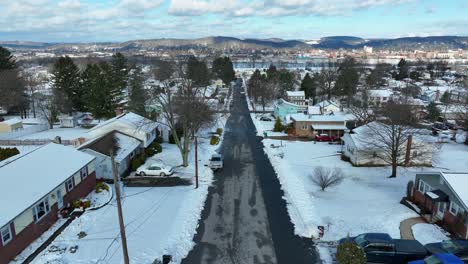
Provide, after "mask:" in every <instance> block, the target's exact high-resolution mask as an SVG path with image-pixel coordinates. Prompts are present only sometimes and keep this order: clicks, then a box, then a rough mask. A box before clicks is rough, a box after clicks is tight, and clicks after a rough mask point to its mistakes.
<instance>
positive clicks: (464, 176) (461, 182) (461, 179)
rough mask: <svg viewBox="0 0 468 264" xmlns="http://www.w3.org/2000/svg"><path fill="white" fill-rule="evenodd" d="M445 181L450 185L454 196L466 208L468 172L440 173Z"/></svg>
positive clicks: (467, 202)
mask: <svg viewBox="0 0 468 264" xmlns="http://www.w3.org/2000/svg"><path fill="white" fill-rule="evenodd" d="M441 174H442V177H444V179H445V181H446V182H447V183H448V184H449V185H450V187H451V188H452V190H453V191H454V192H455V194H456V195H457V196H458V198H460V200H461V201H462V202H463V203H464V206H465V208H468V172H465V173H454V172H452V173H446V172H443V173H441Z"/></svg>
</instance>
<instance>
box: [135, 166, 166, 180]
mask: <svg viewBox="0 0 468 264" xmlns="http://www.w3.org/2000/svg"><path fill="white" fill-rule="evenodd" d="M136 174H137V175H139V176H161V177H164V176H171V175H172V174H174V169H173V168H172V167H169V166H166V165H164V164H161V163H154V164H151V165H149V166H147V167H143V168H138V169H137V171H136Z"/></svg>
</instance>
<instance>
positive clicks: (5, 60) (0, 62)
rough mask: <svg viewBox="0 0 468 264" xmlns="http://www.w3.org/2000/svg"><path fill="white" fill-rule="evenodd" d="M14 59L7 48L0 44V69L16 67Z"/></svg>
mask: <svg viewBox="0 0 468 264" xmlns="http://www.w3.org/2000/svg"><path fill="white" fill-rule="evenodd" d="M16 68H17V65H16V60H15V58H14V57H13V55H12V54H11V53H10V51H9V50H7V49H6V48H4V47H2V46H0V71H3V70H13V69H16Z"/></svg>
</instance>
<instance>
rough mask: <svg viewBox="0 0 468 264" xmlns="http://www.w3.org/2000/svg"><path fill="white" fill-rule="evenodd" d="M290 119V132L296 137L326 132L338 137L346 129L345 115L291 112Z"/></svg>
mask: <svg viewBox="0 0 468 264" xmlns="http://www.w3.org/2000/svg"><path fill="white" fill-rule="evenodd" d="M290 120H291V121H292V126H293V132H292V134H293V135H294V136H297V137H315V136H316V135H320V134H328V135H330V136H334V137H337V138H339V137H341V136H343V135H344V131H345V130H346V129H347V127H346V117H345V116H338V115H336V116H335V115H306V114H292V115H291V116H290Z"/></svg>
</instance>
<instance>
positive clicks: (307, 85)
mask: <svg viewBox="0 0 468 264" xmlns="http://www.w3.org/2000/svg"><path fill="white" fill-rule="evenodd" d="M301 91H304V93H305V97H306V98H312V99H314V98H315V96H316V94H317V87H316V85H315V83H314V80H313V79H312V78H310V75H309V74H308V73H307V74H306V75H305V76H304V79H302V83H301Z"/></svg>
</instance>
